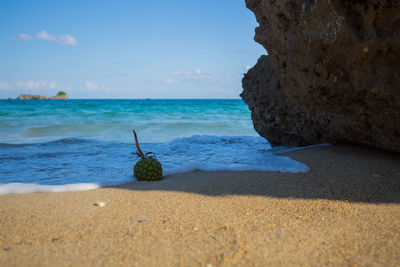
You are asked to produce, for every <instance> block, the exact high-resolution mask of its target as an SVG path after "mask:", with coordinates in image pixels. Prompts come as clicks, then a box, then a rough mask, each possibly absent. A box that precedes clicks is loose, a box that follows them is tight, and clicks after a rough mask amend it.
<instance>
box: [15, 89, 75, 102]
mask: <svg viewBox="0 0 400 267" xmlns="http://www.w3.org/2000/svg"><path fill="white" fill-rule="evenodd" d="M17 99H20V100H33V99H34V100H37V99H40V100H48V99H49V100H60V99H68V95H67V93H65V92H63V91H60V92H58V93H57V95H55V96H51V97H47V96H42V95H27V94H21V95H19V96H18V97H17Z"/></svg>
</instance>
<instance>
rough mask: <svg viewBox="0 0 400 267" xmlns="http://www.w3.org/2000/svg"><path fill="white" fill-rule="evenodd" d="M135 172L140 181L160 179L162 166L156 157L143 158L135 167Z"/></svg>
mask: <svg viewBox="0 0 400 267" xmlns="http://www.w3.org/2000/svg"><path fill="white" fill-rule="evenodd" d="M133 174H134V175H135V177H136V178H137V179H138V181H160V180H161V176H162V166H161V163H160V162H159V161H158V160H157V159H155V158H145V159H141V160H139V161H138V162H136V164H135V167H133Z"/></svg>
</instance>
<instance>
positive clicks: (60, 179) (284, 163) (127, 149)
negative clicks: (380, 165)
mask: <svg viewBox="0 0 400 267" xmlns="http://www.w3.org/2000/svg"><path fill="white" fill-rule="evenodd" d="M250 117H251V114H250V111H249V109H248V107H247V105H246V104H245V103H244V102H243V101H242V100H241V99H80V100H78V99H69V100H0V120H1V121H0V132H1V135H0V147H1V149H0V194H7V193H24V192H48V191H50V192H58V191H71V190H84V189H90V188H97V187H100V186H105V185H114V184H121V183H125V182H129V181H133V180H134V179H135V178H134V177H133V170H132V168H133V166H134V164H135V162H136V161H137V156H136V155H135V154H134V152H135V151H136V147H135V145H134V141H133V134H132V129H135V131H136V132H137V133H138V136H139V142H140V144H141V147H142V150H144V151H145V152H149V151H151V152H154V153H155V155H156V157H157V158H158V159H159V161H160V162H161V163H162V165H163V175H168V174H172V173H178V172H185V171H193V170H203V171H214V170H260V171H282V172H304V171H308V167H307V166H306V165H304V164H302V163H299V162H297V161H294V160H292V159H290V158H288V157H283V156H279V155H277V153H279V151H283V150H284V149H287V148H274V149H272V148H271V146H270V144H269V143H268V141H267V140H265V139H264V138H262V137H260V136H259V135H258V134H257V133H256V132H255V130H254V128H253V125H252V121H251V118H250Z"/></svg>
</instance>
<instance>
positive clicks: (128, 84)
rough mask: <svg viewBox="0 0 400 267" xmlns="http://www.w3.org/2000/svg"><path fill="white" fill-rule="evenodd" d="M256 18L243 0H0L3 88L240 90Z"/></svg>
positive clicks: (253, 46) (129, 94)
mask: <svg viewBox="0 0 400 267" xmlns="http://www.w3.org/2000/svg"><path fill="white" fill-rule="evenodd" d="M256 26H257V22H256V20H255V18H254V15H253V13H251V12H250V11H249V10H248V9H247V8H246V7H245V3H244V0H202V1H188V0H186V1H185V0H181V1H177V0H175V1H169V0H159V1H156V0H153V1H144V0H131V1H122V0H115V1H110V0H107V1H106V0H104V1H101V0H96V1H94V0H93V1H85V0H81V1H77V0H69V1H61V0H57V1H54V0H52V1H40V0H37V1H22V0H2V1H0V58H1V61H0V98H6V97H16V96H18V95H19V94H21V93H29V94H42V95H48V96H51V95H54V94H56V93H57V91H59V90H63V91H66V92H67V93H68V94H69V96H70V97H71V98H238V97H239V94H240V92H241V91H242V88H241V79H242V76H243V73H245V72H246V69H247V68H249V67H250V66H253V65H254V64H255V63H256V61H257V58H258V57H259V56H260V55H261V54H266V51H265V50H264V49H263V48H262V47H261V46H260V45H259V44H257V43H256V42H254V40H253V36H254V28H255V27H256Z"/></svg>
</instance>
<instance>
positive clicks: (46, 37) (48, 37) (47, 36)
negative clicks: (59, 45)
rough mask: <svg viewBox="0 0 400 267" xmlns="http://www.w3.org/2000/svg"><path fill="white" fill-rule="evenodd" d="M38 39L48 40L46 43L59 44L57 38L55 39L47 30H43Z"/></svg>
mask: <svg viewBox="0 0 400 267" xmlns="http://www.w3.org/2000/svg"><path fill="white" fill-rule="evenodd" d="M36 39H39V40H46V41H50V42H57V38H55V37H54V36H53V35H51V34H50V33H48V32H47V31H46V30H42V31H41V32H39V33H37V34H36Z"/></svg>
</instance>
